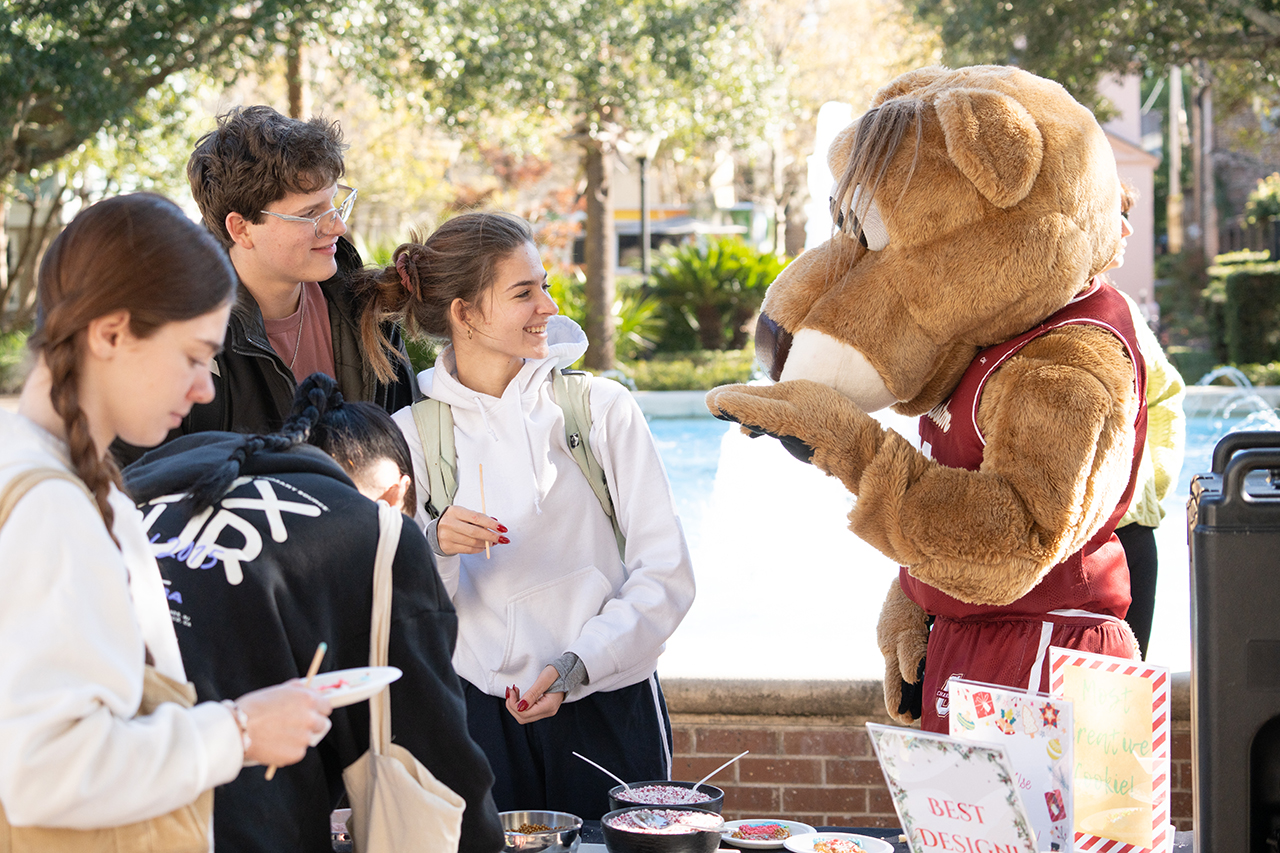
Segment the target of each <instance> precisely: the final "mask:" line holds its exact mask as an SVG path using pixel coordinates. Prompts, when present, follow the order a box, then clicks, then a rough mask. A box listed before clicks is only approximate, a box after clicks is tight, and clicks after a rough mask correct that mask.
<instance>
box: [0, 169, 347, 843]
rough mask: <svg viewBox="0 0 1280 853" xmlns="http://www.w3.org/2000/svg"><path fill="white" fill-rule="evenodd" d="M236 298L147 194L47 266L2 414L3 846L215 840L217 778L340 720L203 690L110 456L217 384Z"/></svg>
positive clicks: (171, 421)
mask: <svg viewBox="0 0 1280 853" xmlns="http://www.w3.org/2000/svg"><path fill="white" fill-rule="evenodd" d="M234 293H235V277H234V274H233V272H232V270H231V268H230V265H229V264H228V263H227V260H226V254H225V253H224V252H222V251H221V249H220V247H219V246H218V245H217V243H216V242H214V241H213V240H212V239H211V238H210V237H209V236H208V235H207V234H206V233H205V232H204V230H203V229H202V228H200V227H199V226H197V225H196V224H194V223H193V222H191V221H190V220H188V219H187V217H186V216H185V215H184V214H183V213H182V211H181V210H179V208H178V207H177V206H176V205H174V204H173V203H172V202H169V201H168V200H166V199H164V198H161V197H160V196H155V195H149V194H138V195H130V196H122V197H119V198H113V199H110V200H107V201H103V202H99V203H98V204H95V205H93V206H91V207H89V208H87V209H86V210H84V211H82V212H81V213H80V214H79V215H77V216H76V218H75V220H74V221H73V222H72V223H71V224H70V225H68V226H67V228H66V229H65V230H64V231H63V232H62V233H61V234H60V235H59V236H58V237H57V238H56V239H55V240H54V241H53V243H52V245H51V246H50V247H49V250H48V252H47V254H46V256H45V259H44V262H43V264H42V265H41V268H40V277H39V294H38V299H39V319H38V322H37V328H36V331H35V334H34V335H32V337H31V340H30V347H31V350H32V352H33V353H34V355H35V365H34V367H33V369H32V371H31V374H30V377H29V378H28V379H27V382H26V384H25V385H24V386H23V389H22V394H21V398H20V400H19V404H18V412H17V414H7V413H0V490H2V491H3V492H4V494H5V497H6V498H7V501H0V503H9V504H10V505H11V508H10V510H9V512H8V514H7V520H5V522H4V524H3V527H0V588H2V589H3V590H4V594H3V595H2V596H0V650H2V651H0V807H2V808H0V848H4V849H6V850H7V849H13V850H30V849H40V850H95V851H96V850H106V849H110V850H117V849H119V850H133V849H142V847H141V846H140V844H141V841H142V840H143V838H144V837H145V836H146V835H147V834H148V833H149V832H150V831H151V829H155V828H156V827H157V826H161V825H163V826H165V827H167V829H166V830H165V831H171V832H173V833H175V834H176V835H178V836H181V837H182V838H184V839H185V841H186V842H187V844H186V846H175V847H163V848H161V849H181V850H193V849H207V847H208V839H209V827H208V818H209V815H208V809H209V806H210V804H211V801H212V796H211V791H210V789H212V788H213V787H214V786H215V785H219V784H222V783H224V782H227V781H230V780H231V779H233V778H235V776H236V775H237V774H238V773H239V772H240V768H241V767H242V766H244V765H245V764H250V763H262V764H278V765H282V766H283V765H288V764H292V763H294V762H297V761H299V760H300V759H301V758H302V757H303V755H304V754H305V753H306V751H307V747H308V745H312V744H314V743H317V742H318V741H319V740H320V738H322V737H323V736H324V734H325V732H327V731H328V729H329V721H328V719H327V716H328V713H329V704H328V702H327V700H325V699H324V698H323V697H322V696H321V695H319V694H318V693H317V692H315V691H313V690H309V689H306V688H304V687H303V686H302V685H301V684H300V683H297V682H294V683H288V684H281V685H277V686H274V687H264V689H260V690H253V691H251V692H247V693H245V694H243V695H240V696H239V698H236V699H234V701H228V702H224V703H218V702H203V703H200V704H198V705H194V706H193V705H192V701H191V700H192V698H193V696H194V693H193V692H192V691H190V690H189V688H190V685H189V684H187V683H186V671H185V668H184V667H183V662H182V659H181V657H180V656H179V651H178V643H177V639H176V638H175V636H174V630H173V625H172V624H171V622H170V617H169V607H168V604H167V602H166V600H165V591H164V587H163V585H162V583H161V579H160V574H159V571H158V570H157V567H156V562H155V559H154V558H153V557H152V553H151V548H150V544H149V543H148V541H147V537H146V535H145V533H144V531H143V527H142V519H141V517H140V516H139V514H138V512H137V510H136V509H135V507H134V505H133V503H132V502H131V501H129V499H128V498H126V497H125V496H124V495H123V494H122V493H121V492H120V491H119V488H118V486H119V483H120V475H119V472H118V471H117V470H116V468H115V465H114V463H113V462H112V460H111V457H110V455H109V454H108V453H107V448H108V446H109V445H110V444H111V442H112V441H113V440H114V439H115V438H117V437H120V438H123V439H125V440H126V441H129V442H132V443H135V444H141V445H151V444H156V443H158V442H159V441H160V440H161V439H163V438H164V436H165V433H166V432H168V431H169V429H171V428H172V427H174V426H175V425H176V424H177V423H178V422H179V421H180V420H181V419H182V417H183V416H184V415H186V413H187V411H188V410H189V409H190V408H191V406H192V405H193V404H194V403H197V402H201V401H205V400H207V399H209V397H210V396H211V395H212V385H211V383H210V375H209V363H210V361H211V359H212V358H213V356H214V354H215V353H216V352H218V350H219V349H220V348H221V346H222V338H223V333H224V331H225V329H226V324H227V314H228V312H229V311H230V307H231V301H232V299H233V297H234ZM229 698H230V697H229ZM162 816H163V817H162ZM139 822H145V824H146V825H145V826H139V825H137V824H139ZM57 830H72V831H74V832H59V831H57ZM156 831H160V830H156ZM192 836H194V842H192ZM146 849H148V850H150V849H153V848H151V847H146Z"/></svg>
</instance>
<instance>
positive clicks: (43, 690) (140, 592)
mask: <svg viewBox="0 0 1280 853" xmlns="http://www.w3.org/2000/svg"><path fill="white" fill-rule="evenodd" d="M46 467H49V468H61V469H63V470H68V471H69V470H71V466H70V462H69V459H68V456H67V449H66V445H65V443H63V442H62V441H60V440H58V439H57V438H55V437H54V436H53V435H50V434H49V433H48V432H46V431H45V430H43V429H41V428H40V427H39V426H37V425H36V424H34V423H32V422H31V421H29V420H27V419H26V418H24V417H22V416H20V415H14V414H9V413H5V412H0V487H3V486H4V485H5V484H7V483H8V482H9V481H10V480H11V479H12V478H13V477H14V476H15V475H16V474H18V473H20V472H21V471H23V470H26V469H29V468H46ZM110 501H111V507H112V509H113V510H114V511H115V525H114V527H113V528H112V530H113V532H114V533H115V535H116V538H117V539H119V541H120V549H117V548H116V545H115V543H113V542H112V541H111V538H110V537H109V536H108V535H107V529H106V526H105V525H104V524H103V522H102V516H101V515H99V514H98V508H97V505H96V504H94V502H93V501H92V500H90V498H89V496H88V495H86V494H85V493H84V491H83V490H82V489H81V488H79V487H78V486H76V485H75V484H74V483H68V482H66V481H64V480H51V481H46V482H42V483H39V484H38V485H36V486H35V487H33V488H32V489H31V491H30V492H28V493H27V495H26V497H24V498H23V499H22V500H21V501H20V502H19V503H18V504H17V506H16V507H14V509H13V512H12V514H11V515H10V516H9V520H8V521H7V522H6V523H5V525H4V527H3V528H0V590H3V593H2V594H0V802H2V803H3V804H4V810H5V813H6V815H7V817H8V819H9V821H10V823H12V824H13V825H15V826H49V827H68V828H73V829H95V828H105V827H111V826H121V825H123V824H127V823H133V822H135V821H139V820H145V819H147V818H151V817H155V816H157V815H162V814H165V813H167V812H170V811H173V810H174V809H176V808H179V807H180V806H184V805H186V804H187V803H190V802H191V801H192V800H194V799H195V798H196V797H197V796H198V795H199V794H200V793H201V792H202V791H204V790H207V789H209V788H212V787H214V786H215V785H221V784H223V783H224V782H229V781H231V780H232V779H234V778H235V777H236V774H237V773H239V772H240V766H241V763H242V761H243V751H242V749H241V743H240V730H239V728H238V727H237V726H236V722H235V718H234V717H233V716H232V715H231V713H230V712H229V711H228V710H227V709H226V708H224V707H223V706H221V705H219V704H217V703H215V702H205V703H202V704H200V705H197V706H196V707H195V708H191V709H184V708H181V707H179V706H178V705H174V704H170V703H166V704H163V705H161V706H160V707H159V708H157V709H156V711H155V712H154V713H152V714H151V715H149V716H147V717H145V718H142V719H132V717H133V716H134V715H135V714H136V713H137V711H138V705H139V703H140V702H141V700H142V667H143V656H144V643H145V646H146V648H148V649H150V650H151V653H152V656H153V658H154V659H155V666H156V669H158V670H159V671H160V672H162V673H164V674H165V675H168V676H170V677H171V678H176V679H178V680H180V681H185V680H186V676H185V674H184V671H183V666H182V659H181V657H180V655H179V652H178V641H177V639H176V637H175V636H174V633H173V625H172V623H171V622H170V621H169V606H168V602H167V601H166V599H165V592H164V586H163V582H162V581H161V579H160V571H159V569H158V568H157V567H156V561H155V558H154V557H152V555H151V547H150V545H149V544H148V542H147V538H146V534H145V533H144V532H143V529H142V518H141V515H140V514H139V512H138V510H137V508H136V507H135V506H134V505H133V503H132V502H131V501H130V500H129V499H128V498H126V497H125V496H124V495H123V494H121V493H120V492H119V491H117V490H116V489H115V488H112V490H111V496H110Z"/></svg>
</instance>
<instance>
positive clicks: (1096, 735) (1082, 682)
mask: <svg viewBox="0 0 1280 853" xmlns="http://www.w3.org/2000/svg"><path fill="white" fill-rule="evenodd" d="M1049 661H1050V667H1051V674H1050V679H1049V685H1050V691H1051V692H1052V693H1053V695H1055V696H1062V697H1064V698H1067V699H1070V700H1071V702H1072V705H1073V708H1074V713H1075V720H1074V725H1075V753H1076V754H1075V767H1074V769H1073V776H1074V780H1073V781H1074V790H1075V829H1076V843H1075V847H1076V850H1082V851H1101V850H1106V851H1108V853H1142V851H1168V850H1171V849H1172V847H1173V829H1172V827H1171V826H1170V825H1169V747H1170V739H1169V671H1168V670H1167V669H1165V668H1164V667H1159V666H1151V665H1150V664H1147V663H1143V662H1142V661H1138V660H1129V659H1127V658H1117V657H1110V656H1108V655H1095V654H1089V653H1087V652H1078V651H1074V650H1071V649H1061V648H1057V647H1056V646H1051V647H1050V648H1049ZM1117 842H1118V843H1117Z"/></svg>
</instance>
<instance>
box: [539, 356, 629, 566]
mask: <svg viewBox="0 0 1280 853" xmlns="http://www.w3.org/2000/svg"><path fill="white" fill-rule="evenodd" d="M551 389H552V393H553V394H554V395H555V398H556V405H557V406H559V407H560V409H561V411H563V412H564V435H565V440H566V441H568V442H569V453H570V454H572V456H573V461H575V462H577V463H578V467H579V468H581V469H582V473H583V475H584V476H585V477H586V478H587V482H588V483H589V484H590V485H591V490H592V491H593V492H595V493H596V499H597V500H599V501H600V508H601V509H603V510H604V514H605V515H607V516H608V517H609V522H610V524H612V525H613V535H614V538H615V539H617V540H618V554H619V555H620V556H622V557H624V558H625V557H626V551H627V537H626V536H624V535H623V534H622V528H621V527H619V526H618V514H617V513H616V512H614V509H613V498H612V497H610V495H609V481H608V480H607V479H606V478H605V476H604V468H602V467H600V463H599V462H598V461H597V460H596V456H595V454H594V453H592V452H591V446H590V443H589V436H590V435H591V374H590V373H584V372H583V371H580V370H557V371H554V372H553V373H552V378H551Z"/></svg>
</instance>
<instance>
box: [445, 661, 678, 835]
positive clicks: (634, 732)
mask: <svg viewBox="0 0 1280 853" xmlns="http://www.w3.org/2000/svg"><path fill="white" fill-rule="evenodd" d="M462 686H463V690H464V692H465V693H466V698H467V727H468V728H469V729H470V730H471V737H472V738H474V739H475V741H476V743H478V744H480V748H481V749H482V750H484V754H485V755H486V756H488V758H489V766H490V767H492V768H493V775H494V777H495V781H494V783H493V800H494V802H495V803H497V805H498V810H499V811H527V810H531V809H536V810H542V809H547V810H551V811H560V812H569V813H570V814H575V815H577V816H578V817H580V818H582V819H583V820H599V819H600V817H601V816H602V815H603V814H604V813H605V812H607V811H608V810H609V789H610V788H612V787H614V786H615V785H616V784H617V783H616V782H614V781H613V780H612V779H610V778H609V777H608V776H606V775H604V774H603V773H601V772H600V771H599V770H597V769H595V768H594V767H592V766H591V765H590V764H587V763H586V762H585V761H583V760H581V759H579V758H575V757H574V756H573V753H575V752H578V753H581V754H582V755H585V756H586V757H587V758H590V759H591V760H592V761H594V762H596V763H597V764H599V765H601V766H602V767H607V768H609V769H610V770H612V771H613V772H614V773H616V774H618V775H619V776H621V777H622V778H623V779H625V780H626V781H628V782H648V781H652V780H659V779H669V778H670V776H671V720H670V718H669V717H668V716H667V703H666V699H664V698H663V696H662V688H661V687H660V686H659V685H658V677H657V675H653V676H651V677H650V678H648V679H646V680H645V681H641V682H639V683H638V684H632V685H630V686H629V687H623V688H620V689H618V690H610V691H608V692H605V693H592V694H591V695H590V696H587V697H585V698H582V699H579V700H577V701H575V702H565V703H563V704H562V705H561V706H560V710H559V711H558V712H557V713H556V715H555V716H554V717H548V718H547V719H544V720H538V721H536V722H533V723H529V724H528V725H521V724H520V723H518V722H516V719H515V717H512V716H511V714H510V712H508V711H507V708H506V704H505V702H504V701H503V699H502V697H500V696H490V695H488V694H487V693H484V692H482V691H480V690H478V689H477V688H476V687H475V686H474V685H472V684H470V683H469V682H467V681H465V680H464V681H463V682H462Z"/></svg>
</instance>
